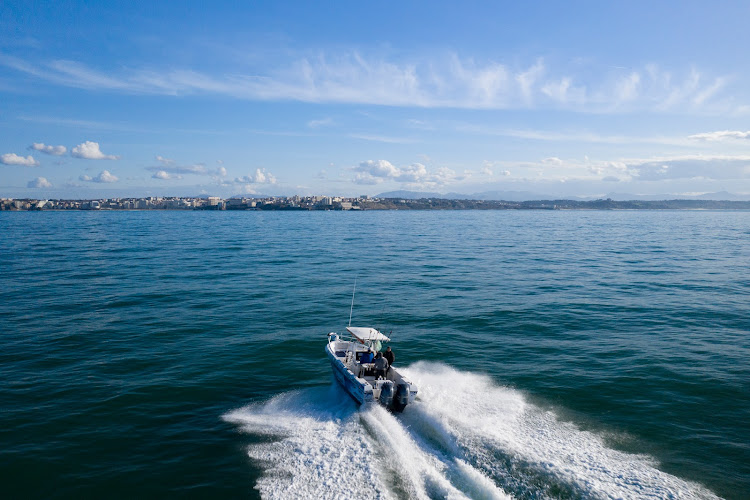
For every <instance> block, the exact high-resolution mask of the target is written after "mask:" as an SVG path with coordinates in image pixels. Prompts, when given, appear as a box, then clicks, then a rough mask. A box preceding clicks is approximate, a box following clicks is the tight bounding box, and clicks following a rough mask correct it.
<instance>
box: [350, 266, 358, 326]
mask: <svg viewBox="0 0 750 500" xmlns="http://www.w3.org/2000/svg"><path fill="white" fill-rule="evenodd" d="M356 291H357V278H356V277H355V278H354V290H352V307H351V308H350V309H349V326H352V311H354V292H356Z"/></svg>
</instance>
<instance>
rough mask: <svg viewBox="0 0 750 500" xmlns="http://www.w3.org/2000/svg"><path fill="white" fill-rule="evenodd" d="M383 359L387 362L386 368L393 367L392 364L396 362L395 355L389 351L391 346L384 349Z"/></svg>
mask: <svg viewBox="0 0 750 500" xmlns="http://www.w3.org/2000/svg"><path fill="white" fill-rule="evenodd" d="M383 357H384V358H385V359H386V360H387V361H388V366H389V367H391V366H393V362H394V361H396V355H395V354H394V353H393V351H391V346H388V347H386V349H385V352H384V353H383Z"/></svg>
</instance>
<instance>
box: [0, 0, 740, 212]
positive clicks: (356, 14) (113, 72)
mask: <svg viewBox="0 0 750 500" xmlns="http://www.w3.org/2000/svg"><path fill="white" fill-rule="evenodd" d="M748 19H750V3H749V2H747V1H736V2H735V1H722V2H705V1H704V2H691V1H679V2H677V1H674V2H670V1H653V0H652V1H648V2H645V1H639V0H635V1H627V2H626V1H622V2H620V1H612V2H601V1H586V2H579V1H569V2H557V1H549V2H544V1H529V2H486V1H481V2H475V1H470V0H467V1H462V2H455V1H451V2H443V1H430V2H421V1H414V2H403V1H400V2H390V1H381V2H375V3H368V4H367V5H365V4H364V3H362V2H332V1H320V2H307V1H305V2H302V1H300V2H281V1H278V2H271V1H252V2H249V1H248V2H223V1H214V2H193V1H189V0H188V1H180V2H167V1H164V2H138V1H127V2H119V1H108V2H83V1H60V2H35V1H28V2H19V1H16V0H4V1H3V2H0V197H15V198H42V199H44V198H82V199H86V198H98V197H128V196H197V195H213V196H222V197H229V196H235V195H243V194H247V195H253V194H255V195H261V194H265V195H287V196H288V195H294V194H300V195H334V196H358V195H376V194H379V193H383V192H388V191H394V190H411V191H422V192H438V193H461V194H473V193H483V192H489V191H500V192H528V193H534V194H539V195H544V196H545V197H550V198H561V197H574V196H580V197H606V196H609V195H611V194H612V193H629V194H633V195H639V196H640V195H662V194H664V195H669V196H684V195H698V194H703V193H715V192H729V193H734V194H738V195H746V196H750V123H749V122H750V56H749V55H748V54H749V52H748V47H750V30H748V29H747V20H748Z"/></svg>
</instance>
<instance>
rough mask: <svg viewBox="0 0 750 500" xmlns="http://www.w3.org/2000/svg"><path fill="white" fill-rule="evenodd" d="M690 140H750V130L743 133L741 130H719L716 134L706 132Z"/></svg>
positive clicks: (689, 137)
mask: <svg viewBox="0 0 750 500" xmlns="http://www.w3.org/2000/svg"><path fill="white" fill-rule="evenodd" d="M688 139H691V140H695V141H712V142H718V141H734V140H747V139H750V130H749V131H747V132H742V131H739V130H719V131H716V132H705V133H702V134H693V135H691V136H688Z"/></svg>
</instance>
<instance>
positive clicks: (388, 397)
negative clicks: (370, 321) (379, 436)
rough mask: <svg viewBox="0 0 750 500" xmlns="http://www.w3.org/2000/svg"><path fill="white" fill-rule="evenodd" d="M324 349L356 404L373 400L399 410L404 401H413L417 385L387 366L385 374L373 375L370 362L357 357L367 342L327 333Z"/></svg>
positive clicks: (334, 372) (343, 386)
mask: <svg viewBox="0 0 750 500" xmlns="http://www.w3.org/2000/svg"><path fill="white" fill-rule="evenodd" d="M325 350H326V355H327V356H328V360H329V361H330V362H331V369H332V371H333V376H334V378H335V379H336V381H337V382H338V383H339V385H340V386H341V387H342V388H343V389H344V390H345V391H346V392H347V393H348V394H349V395H350V396H351V397H352V398H353V399H354V401H356V402H357V403H358V404H360V405H361V404H366V403H372V402H375V401H377V402H379V403H380V404H382V405H384V406H386V407H387V408H388V409H390V410H394V411H403V409H404V407H405V406H406V405H407V403H413V402H414V400H415V398H416V396H417V386H416V385H414V384H412V383H411V382H410V381H409V380H407V379H406V378H405V377H404V376H403V375H401V374H400V373H398V371H397V370H396V369H394V368H390V369H389V370H388V372H387V374H386V377H385V378H382V377H377V378H376V377H375V376H374V374H373V373H372V368H371V367H372V365H371V364H368V363H365V364H361V363H360V362H359V361H358V359H359V356H360V355H361V354H363V353H365V352H367V350H368V345H363V344H361V343H358V342H356V341H345V340H339V339H338V335H336V334H331V335H329V342H328V344H327V345H326V347H325Z"/></svg>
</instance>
